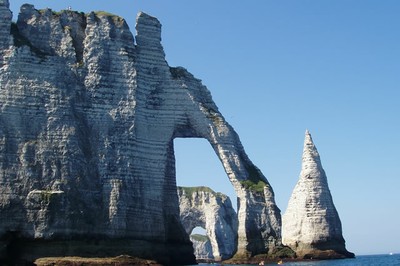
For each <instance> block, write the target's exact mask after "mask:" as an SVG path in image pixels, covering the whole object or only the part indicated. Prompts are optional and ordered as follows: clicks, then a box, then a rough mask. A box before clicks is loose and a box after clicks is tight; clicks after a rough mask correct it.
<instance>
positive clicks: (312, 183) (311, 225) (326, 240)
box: [282, 131, 354, 259]
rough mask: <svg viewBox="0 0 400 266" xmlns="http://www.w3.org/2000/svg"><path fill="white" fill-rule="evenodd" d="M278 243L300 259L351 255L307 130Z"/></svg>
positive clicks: (317, 155)
mask: <svg viewBox="0 0 400 266" xmlns="http://www.w3.org/2000/svg"><path fill="white" fill-rule="evenodd" d="M282 242H283V244H285V245H288V246H289V247H291V248H292V249H293V250H294V251H295V252H296V255H297V256H298V257H301V258H314V259H318V258H321V259H327V258H346V257H354V254H353V253H351V252H348V251H347V250H346V247H345V241H344V238H343V235H342V224H341V221H340V218H339V215H338V212H337V211H336V208H335V205H334V204H333V200H332V196H331V192H330V190H329V187H328V181H327V177H326V174H325V171H324V169H323V168H322V164H321V159H320V156H319V153H318V151H317V148H316V147H315V145H314V143H313V141H312V138H311V135H310V133H309V132H308V131H306V135H305V140H304V150H303V163H302V169H301V173H300V177H299V181H298V182H297V184H296V187H295V188H294V190H293V193H292V196H291V197H290V200H289V204H288V207H287V210H286V212H285V214H284V215H283V219H282Z"/></svg>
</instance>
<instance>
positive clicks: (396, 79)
mask: <svg viewBox="0 0 400 266" xmlns="http://www.w3.org/2000/svg"><path fill="white" fill-rule="evenodd" d="M10 1H11V8H12V10H13V12H14V19H16V17H17V14H18V12H19V7H20V6H21V5H22V4H23V3H24V2H25V1H19V0H18V1H16V0H10ZM30 3H32V4H34V5H35V7H36V8H38V9H39V8H44V7H50V8H52V9H53V10H55V11H58V10H60V9H66V8H67V7H68V6H71V7H72V9H73V10H78V11H84V12H88V11H92V10H106V11H109V12H111V13H114V14H117V15H120V16H122V17H124V18H125V19H126V20H127V22H128V24H129V26H130V28H131V30H132V31H134V25H135V17H136V14H137V12H139V11H144V12H146V13H148V14H150V15H153V16H156V17H157V18H158V19H159V20H160V21H161V23H162V24H163V34H162V38H163V40H162V43H163V46H164V49H165V52H166V55H167V61H168V63H169V64H170V65H171V66H178V65H179V66H184V67H186V68H187V69H188V70H189V71H190V72H191V73H193V74H194V75H195V76H196V77H197V78H200V79H201V80H202V81H203V84H204V85H206V86H207V87H208V89H209V90H210V91H211V93H212V95H213V98H214V101H215V102H216V104H217V105H218V107H219V109H220V111H221V112H222V113H223V115H224V116H225V118H226V119H227V121H228V122H229V123H230V124H231V125H232V126H233V127H234V128H235V130H236V131H237V132H238V134H239V136H240V138H241V140H242V143H243V145H244V147H245V149H246V151H247V153H248V155H249V156H250V158H251V159H252V161H253V162H254V163H255V164H256V165H257V166H258V167H259V168H260V169H261V170H262V171H263V173H264V175H265V176H266V177H267V178H268V180H269V181H270V183H271V184H272V186H273V188H274V190H275V194H276V201H277V204H278V206H279V207H280V209H281V210H282V214H283V213H284V211H285V209H286V205H287V202H288V200H289V197H290V194H291V192H292V189H293V187H294V185H295V183H296V182H297V179H298V175H299V173H300V169H301V154H302V147H303V140H304V132H305V130H306V129H307V128H308V129H309V130H310V132H311V134H312V136H313V139H314V142H315V144H316V146H317V148H318V150H319V152H320V155H321V160H322V164H323V166H324V169H325V171H326V173H327V176H328V181H329V185H330V189H331V192H332V195H333V199H334V202H335V205H336V208H337V209H338V212H339V215H340V217H341V220H342V225H343V233H344V237H345V239H346V241H347V248H348V249H349V250H350V251H352V252H355V253H356V255H357V254H358V255H361V254H377V253H389V252H400V228H399V226H400V193H399V188H400V170H399V169H400V134H399V132H400V118H399V114H400V89H399V86H400V73H399V70H400V16H399V14H400V1H396V0H383V1H377V0H374V1H371V0H326V1H317V0H314V1H310V0H302V1H295V0H292V1H282V0H275V1H268V0H258V1H257V0H253V1H231V0H230V1H228V0H220V1H213V0H202V1H186V0H179V1H178V0H171V1H162V0H158V1H155V0H135V1H123V0H114V1H75V0H64V1H49V0H47V1H46V0H31V1H30ZM175 149H176V159H177V180H178V184H180V185H207V186H210V187H211V188H213V189H214V190H216V191H221V192H224V193H226V194H228V195H230V196H231V198H233V197H234V192H233V190H232V188H231V186H230V184H229V181H228V179H227V177H226V175H225V173H224V171H223V169H222V165H221V164H220V162H219V161H218V159H217V157H216V155H215V154H214V152H213V151H212V149H211V147H210V145H209V144H208V143H207V142H206V141H204V140H199V139H177V140H176V141H175Z"/></svg>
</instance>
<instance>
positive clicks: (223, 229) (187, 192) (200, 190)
mask: <svg viewBox="0 0 400 266" xmlns="http://www.w3.org/2000/svg"><path fill="white" fill-rule="evenodd" d="M178 197H179V210H180V219H181V221H182V225H183V227H184V228H185V230H186V232H187V233H188V234H191V233H192V231H193V229H194V228H196V227H198V226H200V227H202V228H204V229H205V230H206V232H207V236H208V237H209V239H210V243H211V248H212V256H213V259H214V260H216V261H220V260H225V259H229V258H231V257H232V256H233V255H234V254H235V252H236V247H237V238H238V235H237V229H238V220H237V214H236V212H235V210H234V209H233V207H232V203H231V201H230V199H229V197H228V196H226V195H224V194H222V193H219V192H218V193H217V192H215V191H213V190H212V189H210V188H208V187H178ZM197 242H199V241H196V243H197ZM203 242H205V241H203ZM196 243H194V244H196ZM199 244H203V243H201V242H200V243H199ZM203 246H204V247H206V246H205V245H203ZM195 250H200V247H198V248H195ZM198 253H199V256H200V255H202V254H204V253H206V252H198ZM195 255H196V254H195ZM199 256H196V257H199Z"/></svg>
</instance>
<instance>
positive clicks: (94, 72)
mask: <svg viewBox="0 0 400 266" xmlns="http://www.w3.org/2000/svg"><path fill="white" fill-rule="evenodd" d="M0 15H1V16H0V34H1V36H0V37H1V38H0V40H4V41H1V43H0V49H1V51H0V65H1V66H2V67H1V72H0V85H1V89H2V90H1V94H0V103H1V105H2V109H1V110H0V123H1V127H0V167H1V169H2V172H1V173H0V183H1V187H0V190H1V195H2V197H1V198H0V206H2V208H1V209H0V217H7V219H0V238H1V237H2V236H4V235H5V234H6V233H7V232H8V231H11V232H13V231H18V232H19V233H20V235H21V237H23V238H25V239H29V240H32V242H30V241H27V242H24V243H26V245H31V244H32V243H33V244H32V245H34V244H35V243H36V242H35V241H36V240H46V242H43V243H45V244H47V243H48V244H49V245H52V241H56V239H61V240H68V241H66V242H65V244H66V245H70V244H71V243H72V242H71V241H69V240H70V239H76V240H77V241H78V242H79V240H80V239H82V238H96V239H98V238H101V239H102V240H104V242H101V244H99V245H98V246H97V247H96V248H97V249H98V252H99V253H101V254H106V253H105V252H107V254H109V255H118V253H116V252H120V251H121V248H122V250H124V252H125V253H126V254H131V255H137V256H140V255H141V254H147V255H148V254H151V256H154V257H155V258H158V259H159V261H161V262H164V263H180V264H185V263H190V262H191V261H192V256H188V254H191V246H190V242H189V239H188V237H187V235H186V233H185V232H184V230H183V228H182V226H181V224H180V221H179V209H178V197H177V193H176V180H175V158H174V149H173V140H174V138H177V137H199V138H204V139H206V140H208V142H209V143H210V144H211V146H212V147H213V149H214V151H215V152H216V154H217V156H218V158H219V160H220V161H221V162H222V164H223V166H224V169H225V172H226V173H227V175H228V178H229V180H230V181H231V183H232V185H233V187H234V188H235V191H236V193H237V195H238V198H239V207H238V221H239V226H238V252H237V253H238V255H244V256H251V255H256V254H259V253H264V252H271V251H273V249H274V248H275V247H276V246H277V245H280V239H281V236H280V234H281V229H280V223H281V220H280V211H279V209H278V208H277V206H276V204H275V200H274V193H273V190H272V188H271V186H270V185H269V183H268V181H267V179H266V178H265V177H264V176H263V174H262V173H261V171H260V170H259V169H258V168H257V167H256V166H254V165H253V163H252V162H251V161H250V159H249V158H248V157H247V155H246V153H245V151H244V149H243V147H242V144H241V143H240V140H239V137H238V136H237V134H236V132H235V131H234V129H233V128H232V127H231V126H230V125H229V124H228V123H227V122H226V121H225V119H224V117H223V116H222V115H221V113H220V112H219V111H218V108H217V106H216V105H215V104H214V102H213V100H212V98H211V95H210V92H209V91H208V90H207V88H206V87H205V86H203V85H202V84H201V81H200V80H198V79H196V78H194V77H193V75H191V74H190V73H189V72H187V71H186V70H185V69H184V68H172V67H170V66H169V65H168V64H167V62H166V61H165V54H164V51H163V48H162V45H161V43H160V41H161V24H160V22H159V21H158V20H157V19H156V18H153V17H151V16H149V15H146V14H144V13H139V14H138V17H137V25H136V31H137V35H136V37H134V36H133V35H132V33H131V32H130V30H129V27H128V26H127V25H126V23H125V21H124V20H123V19H122V18H120V17H118V16H113V15H110V14H107V13H101V12H100V13H95V12H91V13H90V14H87V15H84V14H83V13H79V12H74V11H69V10H64V11H61V12H60V13H53V12H52V11H51V10H50V9H46V10H41V11H38V10H36V9H35V8H34V7H33V6H32V5H24V6H23V7H22V8H21V13H20V15H19V17H18V21H17V23H16V25H13V28H12V30H11V33H12V35H10V34H9V33H10V27H11V24H12V22H11V12H10V10H9V2H8V0H2V1H0ZM135 40H136V43H135ZM77 60H78V61H77ZM107 239H113V243H114V246H113V249H110V248H109V245H108V244H107ZM117 240H120V242H118V241H117ZM127 240H129V241H131V245H129V246H128V245H126V242H125V241H127ZM143 241H144V242H143ZM39 242H40V241H39ZM117 242H118V243H119V245H117V244H116V243H117ZM41 243H42V242H41ZM74 243H77V242H74ZM0 244H1V246H2V247H3V246H6V245H7V243H3V242H2V241H0ZM79 246H80V248H79V249H72V248H71V249H64V248H63V249H59V250H57V252H58V253H60V254H63V255H79V254H76V252H78V253H80V254H81V255H86V254H85V252H86V251H87V250H91V248H92V246H90V244H87V243H86V242H84V241H81V242H79ZM138 247H140V248H138ZM155 247H156V248H155ZM28 249H29V248H28ZM44 250H45V249H44ZM2 252H3V250H0V254H2ZM54 252H55V253H57V252H56V251H54ZM66 252H67V253H66ZM68 252H73V253H68ZM36 255H37V256H39V255H46V254H30V256H31V257H34V256H36Z"/></svg>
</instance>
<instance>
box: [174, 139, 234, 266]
mask: <svg viewBox="0 0 400 266" xmlns="http://www.w3.org/2000/svg"><path fill="white" fill-rule="evenodd" d="M173 149H174V153H175V168H176V175H175V176H176V183H177V186H178V197H179V201H180V203H179V204H180V219H181V223H182V225H183V227H184V229H185V230H186V232H187V233H188V234H189V236H190V240H191V241H192V243H193V248H194V255H195V256H196V259H197V260H198V261H199V262H206V261H221V260H223V259H228V258H231V257H232V256H233V255H234V253H235V252H236V250H237V239H238V237H237V235H238V216H237V213H236V209H237V196H236V192H235V190H234V188H233V186H232V184H231V182H230V181H229V178H228V176H227V174H226V172H225V169H224V167H223V165H222V163H221V161H220V160H219V158H218V156H217V155H216V154H215V152H214V149H213V148H212V147H211V145H210V144H209V142H208V141H207V140H206V139H201V138H190V139H189V138H178V139H177V138H175V139H174V148H173ZM232 201H233V204H232Z"/></svg>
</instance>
